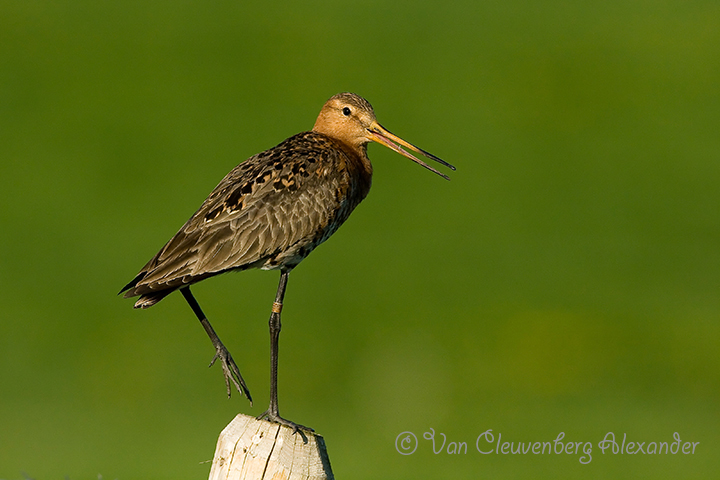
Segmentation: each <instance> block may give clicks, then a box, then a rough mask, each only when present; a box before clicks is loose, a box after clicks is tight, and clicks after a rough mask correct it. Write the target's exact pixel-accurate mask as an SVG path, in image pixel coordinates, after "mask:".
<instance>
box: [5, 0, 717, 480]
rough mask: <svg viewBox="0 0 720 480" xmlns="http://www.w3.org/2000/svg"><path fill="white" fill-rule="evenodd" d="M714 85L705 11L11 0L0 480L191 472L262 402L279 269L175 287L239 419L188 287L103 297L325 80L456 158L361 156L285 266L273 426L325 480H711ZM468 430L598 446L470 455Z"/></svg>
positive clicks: (304, 122) (595, 5) (198, 472)
mask: <svg viewBox="0 0 720 480" xmlns="http://www.w3.org/2000/svg"><path fill="white" fill-rule="evenodd" d="M719 86H720V4H718V2H716V1H704V2H703V1H662V0H660V1H657V0H655V1H629V2H628V1H615V0H612V1H607V2H580V1H549V2H522V1H506V2H497V1H493V2H487V1H481V2H476V1H464V2H428V1H426V2H417V1H413V2H410V1H405V0H399V1H392V2H389V1H385V2H373V1H358V2H352V3H342V2H330V1H326V2H323V1H305V2H294V3H274V2H254V3H246V2H240V1H226V2H200V1H158V2H139V1H124V2H91V1H77V0H76V1H72V2H67V1H56V2H42V1H29V0H23V1H17V2H14V1H1V2H0V205H1V206H0V215H1V217H0V221H1V222H2V223H1V226H2V227H1V231H0V305H1V313H0V316H1V321H0V478H1V479H5V480H15V479H20V478H23V476H27V477H31V478H34V479H38V480H45V479H62V478H69V479H70V480H78V479H91V478H98V475H102V477H103V478H105V479H108V478H112V479H121V480H122V479H128V480H129V479H185V478H187V479H191V478H206V476H207V474H208V472H209V469H210V464H209V463H202V462H207V461H208V460H210V459H211V458H212V456H213V452H214V448H215V442H216V439H217V436H218V434H219V432H220V431H221V429H222V428H223V427H224V426H225V425H226V424H227V423H228V422H229V421H230V420H231V419H232V418H233V416H234V415H235V414H236V413H238V412H243V413H248V414H252V415H257V414H259V413H261V412H262V411H263V410H264V409H265V407H266V403H267V401H268V384H269V379H268V377H269V359H268V357H269V340H268V333H267V319H268V316H269V312H270V306H271V304H272V300H273V297H274V294H275V288H276V285H277V280H278V274H277V272H262V271H251V272H244V273H241V274H230V275H226V276H222V277H219V278H215V279H211V280H209V281H206V282H203V283H202V284H200V285H198V286H197V287H196V288H195V289H194V291H195V294H196V296H197V298H198V300H199V302H200V304H201V305H202V306H203V308H204V309H205V311H206V313H207V314H208V316H209V318H210V320H211V321H212V322H213V325H214V326H215V328H216V330H217V331H218V333H219V334H220V337H221V338H222V339H223V340H224V342H225V343H226V345H227V346H228V348H229V349H230V351H231V352H233V355H234V357H235V358H236V360H237V361H238V364H239V365H240V369H241V371H242V373H243V375H244V376H245V379H246V380H247V383H248V385H249V386H250V389H251V391H252V393H253V395H254V397H255V405H254V406H253V407H250V406H249V405H248V402H247V401H246V400H244V399H242V398H240V396H239V395H234V396H233V398H232V399H230V400H228V399H227V398H226V397H225V393H224V389H225V387H224V384H223V381H222V375H221V373H220V370H219V368H218V366H215V367H213V368H212V369H208V368H207V363H208V362H209V360H210V358H211V357H212V353H213V351H212V347H211V345H210V342H209V340H208V339H207V338H206V336H205V333H204V332H203V331H202V328H201V327H200V325H199V324H198V322H197V320H196V319H195V318H194V316H193V314H192V312H191V311H190V309H189V308H188V307H187V305H186V304H185V303H184V301H183V299H182V297H181V296H180V295H178V294H173V295H171V296H170V297H168V298H167V299H166V300H164V301H163V302H162V303H160V304H159V305H158V306H156V307H154V308H152V309H150V310H147V311H136V310H133V309H132V308H131V306H132V303H131V302H130V301H128V300H123V299H121V298H120V297H117V296H116V295H115V294H116V293H117V291H118V290H119V289H120V287H122V286H123V285H124V284H125V283H126V282H127V281H129V280H130V279H132V278H133V276H134V275H135V274H136V273H137V271H138V270H139V269H140V267H141V266H142V265H143V264H144V263H145V262H146V261H147V260H148V259H149V258H150V257H151V256H152V255H153V254H155V252H156V251H157V250H158V249H159V248H160V247H161V246H162V245H163V244H164V243H165V242H166V241H167V240H168V239H169V238H170V237H171V236H172V235H173V234H174V233H175V231H176V230H177V229H178V228H179V227H180V226H181V225H182V224H183V222H185V220H186V219H187V218H188V217H189V216H190V215H191V214H192V212H194V211H195V209H196V208H197V207H198V206H199V205H200V203H201V202H202V200H203V199H204V198H205V196H206V195H207V194H208V193H209V192H210V191H211V190H212V188H213V187H214V186H215V185H216V184H217V182H218V181H219V180H220V179H221V178H222V177H223V176H224V175H225V173H226V172H227V171H229V170H230V169H231V168H232V167H233V166H235V165H236V164H237V163H239V162H241V161H242V160H244V159H245V158H247V157H249V156H250V155H252V154H254V153H257V152H259V151H261V150H264V149H267V148H270V147H272V146H274V145H276V144H277V143H279V142H280V141H281V140H283V139H284V138H286V137H288V136H290V135H292V134H294V133H297V132H299V131H302V130H307V129H310V128H311V127H312V125H313V122H314V120H315V116H316V115H317V113H318V111H319V110H320V107H321V106H322V104H323V102H324V101H325V100H326V99H327V98H329V97H330V96H331V95H333V94H335V93H338V92H340V91H353V92H356V93H359V94H361V95H363V96H364V97H366V98H367V99H368V100H369V101H370V102H371V103H372V104H373V106H374V107H375V111H376V113H377V115H378V119H379V121H380V122H381V123H383V124H384V125H385V126H386V127H388V128H389V129H390V130H392V131H394V132H395V133H397V134H398V135H400V136H402V137H404V138H405V139H407V140H409V141H411V142H413V143H416V144H417V145H419V146H421V147H422V148H425V149H427V150H429V151H431V152H433V153H435V154H436V155H438V156H440V157H442V158H444V159H446V160H447V161H449V162H450V163H453V164H455V165H456V166H457V167H458V169H457V171H456V172H453V173H452V174H451V176H452V180H451V181H450V182H446V181H444V180H442V179H441V178H439V177H437V176H435V175H433V174H431V173H429V172H427V171H426V170H424V169H422V168H420V167H418V166H417V165H415V164H413V163H412V162H410V161H409V160H407V159H405V158H403V157H401V156H399V155H397V154H395V153H393V152H391V151H390V150H388V149H385V148H382V147H380V146H378V145H374V146H371V147H370V148H369V153H370V157H371V159H372V160H373V161H374V166H375V176H374V185H373V189H372V191H371V193H370V195H369V197H368V198H367V200H366V201H365V202H364V203H363V204H362V205H361V206H360V207H359V208H358V209H357V210H356V212H355V213H354V214H353V215H352V217H351V218H350V220H349V221H348V222H347V224H346V225H345V226H343V227H342V228H341V229H340V231H339V232H338V233H337V234H335V236H334V237H333V238H332V239H331V240H330V241H328V242H327V243H326V244H324V245H323V246H321V247H320V248H319V249H318V250H317V251H315V252H314V253H313V254H312V255H311V256H310V258H309V259H308V260H307V261H305V262H304V263H303V264H301V265H300V266H299V267H298V268H297V269H296V270H295V271H294V272H293V274H292V275H291V278H290V282H289V286H288V293H287V297H286V303H285V310H284V312H283V313H284V316H283V327H284V328H283V333H282V337H281V352H280V353H281V356H280V406H281V412H282V413H283V414H284V415H285V416H286V417H288V418H290V419H292V420H295V421H297V422H300V423H303V424H306V425H309V426H312V427H314V428H315V429H316V430H317V431H318V432H319V433H321V434H322V435H324V437H325V439H326V442H327V446H328V450H329V454H330V458H331V461H332V465H333V469H334V472H335V475H336V476H337V477H338V478H342V479H366V478H381V479H385V478H387V479H415V478H428V479H431V478H463V479H470V478H473V479H474V478H480V477H493V478H542V477H546V478H550V477H553V478H581V477H582V478H686V479H687V478H709V476H711V475H714V474H717V471H718V470H719V469H720V457H719V456H718V455H717V450H718V446H719V443H720V415H719V414H720V381H719V380H720V378H719V375H720V374H719V372H720V353H718V352H719V349H718V343H719V342H720V326H719V324H718V315H719V314H720V302H719V300H718V298H719V297H718V293H720V292H719V287H720V253H719V251H718V245H719V243H720V222H719V221H718V211H719V210H720V188H719V186H720V87H719ZM430 428H433V429H434V430H435V432H436V435H437V437H438V441H440V440H441V437H440V433H443V434H445V435H446V436H447V441H448V442H450V441H455V442H459V441H464V442H466V443H467V444H468V452H467V454H463V455H449V454H447V448H446V450H445V453H441V454H434V453H433V451H432V446H431V444H430V442H429V441H427V440H424V439H423V437H422V434H423V433H424V432H428V431H429V429H430ZM487 429H493V432H494V433H495V434H497V433H501V434H502V436H503V439H504V440H507V441H513V442H519V441H522V442H528V441H531V442H535V441H540V442H543V441H552V440H554V439H555V438H556V437H557V436H558V434H559V433H560V432H564V433H565V441H567V440H571V441H582V442H588V441H589V442H592V444H593V453H592V456H593V459H592V462H591V463H590V464H588V465H582V464H581V463H580V462H579V461H578V458H579V455H567V454H562V455H555V454H552V455H548V454H545V455H532V454H527V455H512V454H508V455H481V454H479V453H478V452H477V451H476V450H475V448H474V445H475V440H476V438H477V436H478V435H479V434H480V433H482V432H484V431H486V430H487ZM404 431H411V432H413V433H414V434H415V435H416V436H417V438H419V442H420V443H419V446H418V449H417V451H416V452H415V453H414V454H413V455H407V456H404V455H400V454H399V453H398V452H397V451H396V449H395V440H396V437H397V436H398V434H400V433H401V432H404ZM607 432H614V433H615V435H616V436H618V437H622V435H623V433H626V434H627V436H628V441H640V442H646V444H647V443H650V442H653V441H654V442H660V441H664V442H672V441H673V438H672V437H673V433H674V432H678V433H679V434H680V436H681V438H682V440H683V441H693V442H700V443H699V445H698V447H697V450H696V453H695V454H694V455H683V454H677V455H671V454H670V455H642V454H639V455H627V454H624V455H619V454H618V455H612V454H609V452H608V453H606V454H605V455H603V454H601V452H600V451H599V449H598V446H597V444H598V442H599V441H600V440H602V439H603V437H604V436H605V434H606V433H607ZM515 445H517V443H515ZM436 448H439V444H438V445H437V446H436ZM486 450H487V448H486Z"/></svg>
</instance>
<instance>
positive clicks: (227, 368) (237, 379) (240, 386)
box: [208, 344, 252, 405]
mask: <svg viewBox="0 0 720 480" xmlns="http://www.w3.org/2000/svg"><path fill="white" fill-rule="evenodd" d="M218 359H220V365H221V366H222V370H223V376H224V377H225V387H226V388H227V394H228V398H229V397H230V396H231V395H232V387H231V386H230V383H231V382H232V384H233V385H235V388H237V390H238V392H240V393H242V394H243V395H245V396H246V397H247V399H248V400H250V405H252V397H251V396H250V390H249V389H248V387H247V385H245V380H243V377H242V375H241V374H240V369H239V368H238V366H237V365H236V364H235V360H233V358H232V355H230V352H229V351H228V349H227V348H225V346H224V345H222V344H221V345H218V346H216V347H215V356H214V357H213V358H212V360H211V361H210V365H208V366H209V367H212V366H213V365H215V362H216V361H217V360H218Z"/></svg>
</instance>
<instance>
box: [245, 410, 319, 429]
mask: <svg viewBox="0 0 720 480" xmlns="http://www.w3.org/2000/svg"><path fill="white" fill-rule="evenodd" d="M256 418H257V419H258V420H267V421H268V422H273V423H279V424H280V425H285V426H286V427H290V428H292V431H293V433H297V432H298V430H304V431H306V432H309V433H313V432H314V431H315V430H313V429H312V428H310V427H306V426H305V425H300V424H299V423H295V422H291V421H290V420H285V419H284V418H282V417H281V416H280V415H278V414H277V413H273V412H271V411H270V410H266V411H265V412H264V413H262V414H260V415H258V416H257V417H256ZM301 433H302V432H301Z"/></svg>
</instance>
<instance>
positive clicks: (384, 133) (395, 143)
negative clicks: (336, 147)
mask: <svg viewBox="0 0 720 480" xmlns="http://www.w3.org/2000/svg"><path fill="white" fill-rule="evenodd" d="M368 132H370V138H371V139H372V140H374V141H376V142H378V143H380V144H382V145H385V146H386V147H388V148H389V149H391V150H394V151H396V152H397V153H399V154H400V155H403V156H405V157H407V158H409V159H410V160H412V161H413V162H415V163H417V164H418V165H422V166H423V167H425V168H427V169H428V170H430V171H431V172H434V173H437V174H438V175H440V176H441V177H443V178H444V179H445V180H450V177H448V176H447V175H445V174H444V173H440V172H438V171H437V170H435V169H434V168H433V167H431V166H430V165H428V164H427V163H425V162H423V161H422V160H420V159H419V158H417V157H416V156H414V155H413V154H411V153H410V152H408V151H407V150H405V149H404V148H402V147H406V148H409V149H410V150H412V151H414V152H417V153H419V154H421V155H424V156H426V157H427V158H430V159H432V160H435V161H436V162H438V163H439V164H441V165H445V166H446V167H448V168H449V169H451V170H455V167H453V166H452V165H450V164H449V163H447V162H446V161H445V160H442V159H440V158H438V157H436V156H435V155H433V154H432V153H429V152H426V151H425V150H423V149H422V148H418V147H416V146H415V145H413V144H412V143H409V142H406V141H405V140H403V139H402V138H400V137H398V136H397V135H393V134H392V133H390V132H389V131H388V130H387V129H386V128H385V127H383V126H382V125H380V124H379V123H377V122H374V123H373V124H372V125H370V127H369V128H368ZM401 145H402V146H401Z"/></svg>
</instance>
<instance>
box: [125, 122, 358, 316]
mask: <svg viewBox="0 0 720 480" xmlns="http://www.w3.org/2000/svg"><path fill="white" fill-rule="evenodd" d="M343 156H344V154H343V153H342V152H341V151H340V150H338V149H337V148H333V144H332V142H331V141H330V140H328V139H327V138H326V137H324V136H319V135H317V134H313V133H311V132H306V133H304V134H299V135H296V136H295V137H291V138H289V139H288V140H286V141H284V142H283V143H281V144H280V145H278V146H277V147H275V148H273V149H270V150H268V151H265V152H262V153H260V154H258V155H255V156H253V157H251V158H249V159H248V160H246V161H245V162H243V163H241V164H240V165H238V166H237V167H236V168H234V169H233V170H232V171H231V172H230V173H228V175H227V176H225V178H224V179H223V180H222V181H221V182H220V183H219V184H218V186H217V187H216V188H215V189H214V190H213V191H212V193H211V194H210V195H209V196H208V198H207V199H206V200H205V202H203V204H202V206H201V207H200V209H199V210H198V211H197V212H195V214H194V215H193V216H192V217H191V218H190V220H188V221H187V223H186V224H185V225H184V226H183V227H182V228H181V229H180V231H178V233H177V234H176V235H175V236H174V237H173V238H172V239H171V240H170V241H169V242H168V243H167V244H166V245H165V246H164V247H163V248H162V249H161V250H160V252H158V254H157V255H155V257H153V258H152V259H151V260H150V261H149V262H148V263H147V265H145V267H143V269H142V270H141V271H140V273H139V274H138V275H137V276H136V277H135V279H133V281H131V282H130V283H129V284H128V285H126V287H125V288H124V289H123V291H125V290H127V292H126V293H125V298H128V297H134V296H137V295H141V298H140V299H139V300H138V301H137V303H136V304H135V307H139V308H146V307H149V306H152V305H154V304H155V303H157V302H158V301H160V300H161V299H162V298H164V297H165V296H166V295H168V294H169V293H171V292H172V291H174V290H177V289H178V288H181V287H183V286H185V285H190V284H192V283H196V282H198V281H200V280H202V279H205V278H207V277H210V276H213V275H217V274H220V273H223V272H226V271H229V270H237V269H240V270H244V269H248V268H254V267H259V268H265V269H272V268H280V267H284V268H293V267H294V266H295V265H297V264H298V263H299V262H300V261H301V260H302V259H303V258H304V257H305V256H307V254H308V253H309V252H310V251H311V250H312V249H313V248H315V246H317V245H318V244H319V243H320V242H322V241H324V240H325V239H326V238H327V237H328V236H329V235H330V234H331V233H332V232H333V231H334V230H335V229H337V227H338V226H339V224H337V225H336V223H337V220H338V219H337V214H338V212H339V211H340V210H344V208H343V205H342V198H344V197H345V195H342V194H341V190H342V189H343V188H344V187H343V185H347V184H348V181H347V178H344V177H343V170H344V166H345V165H346V162H345V159H344V158H343ZM346 173H347V172H346V171H345V174H346ZM347 214H349V212H347ZM343 216H344V217H346V216H347V215H343ZM342 220H344V218H343V219H342ZM342 220H341V221H340V223H342Z"/></svg>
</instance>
